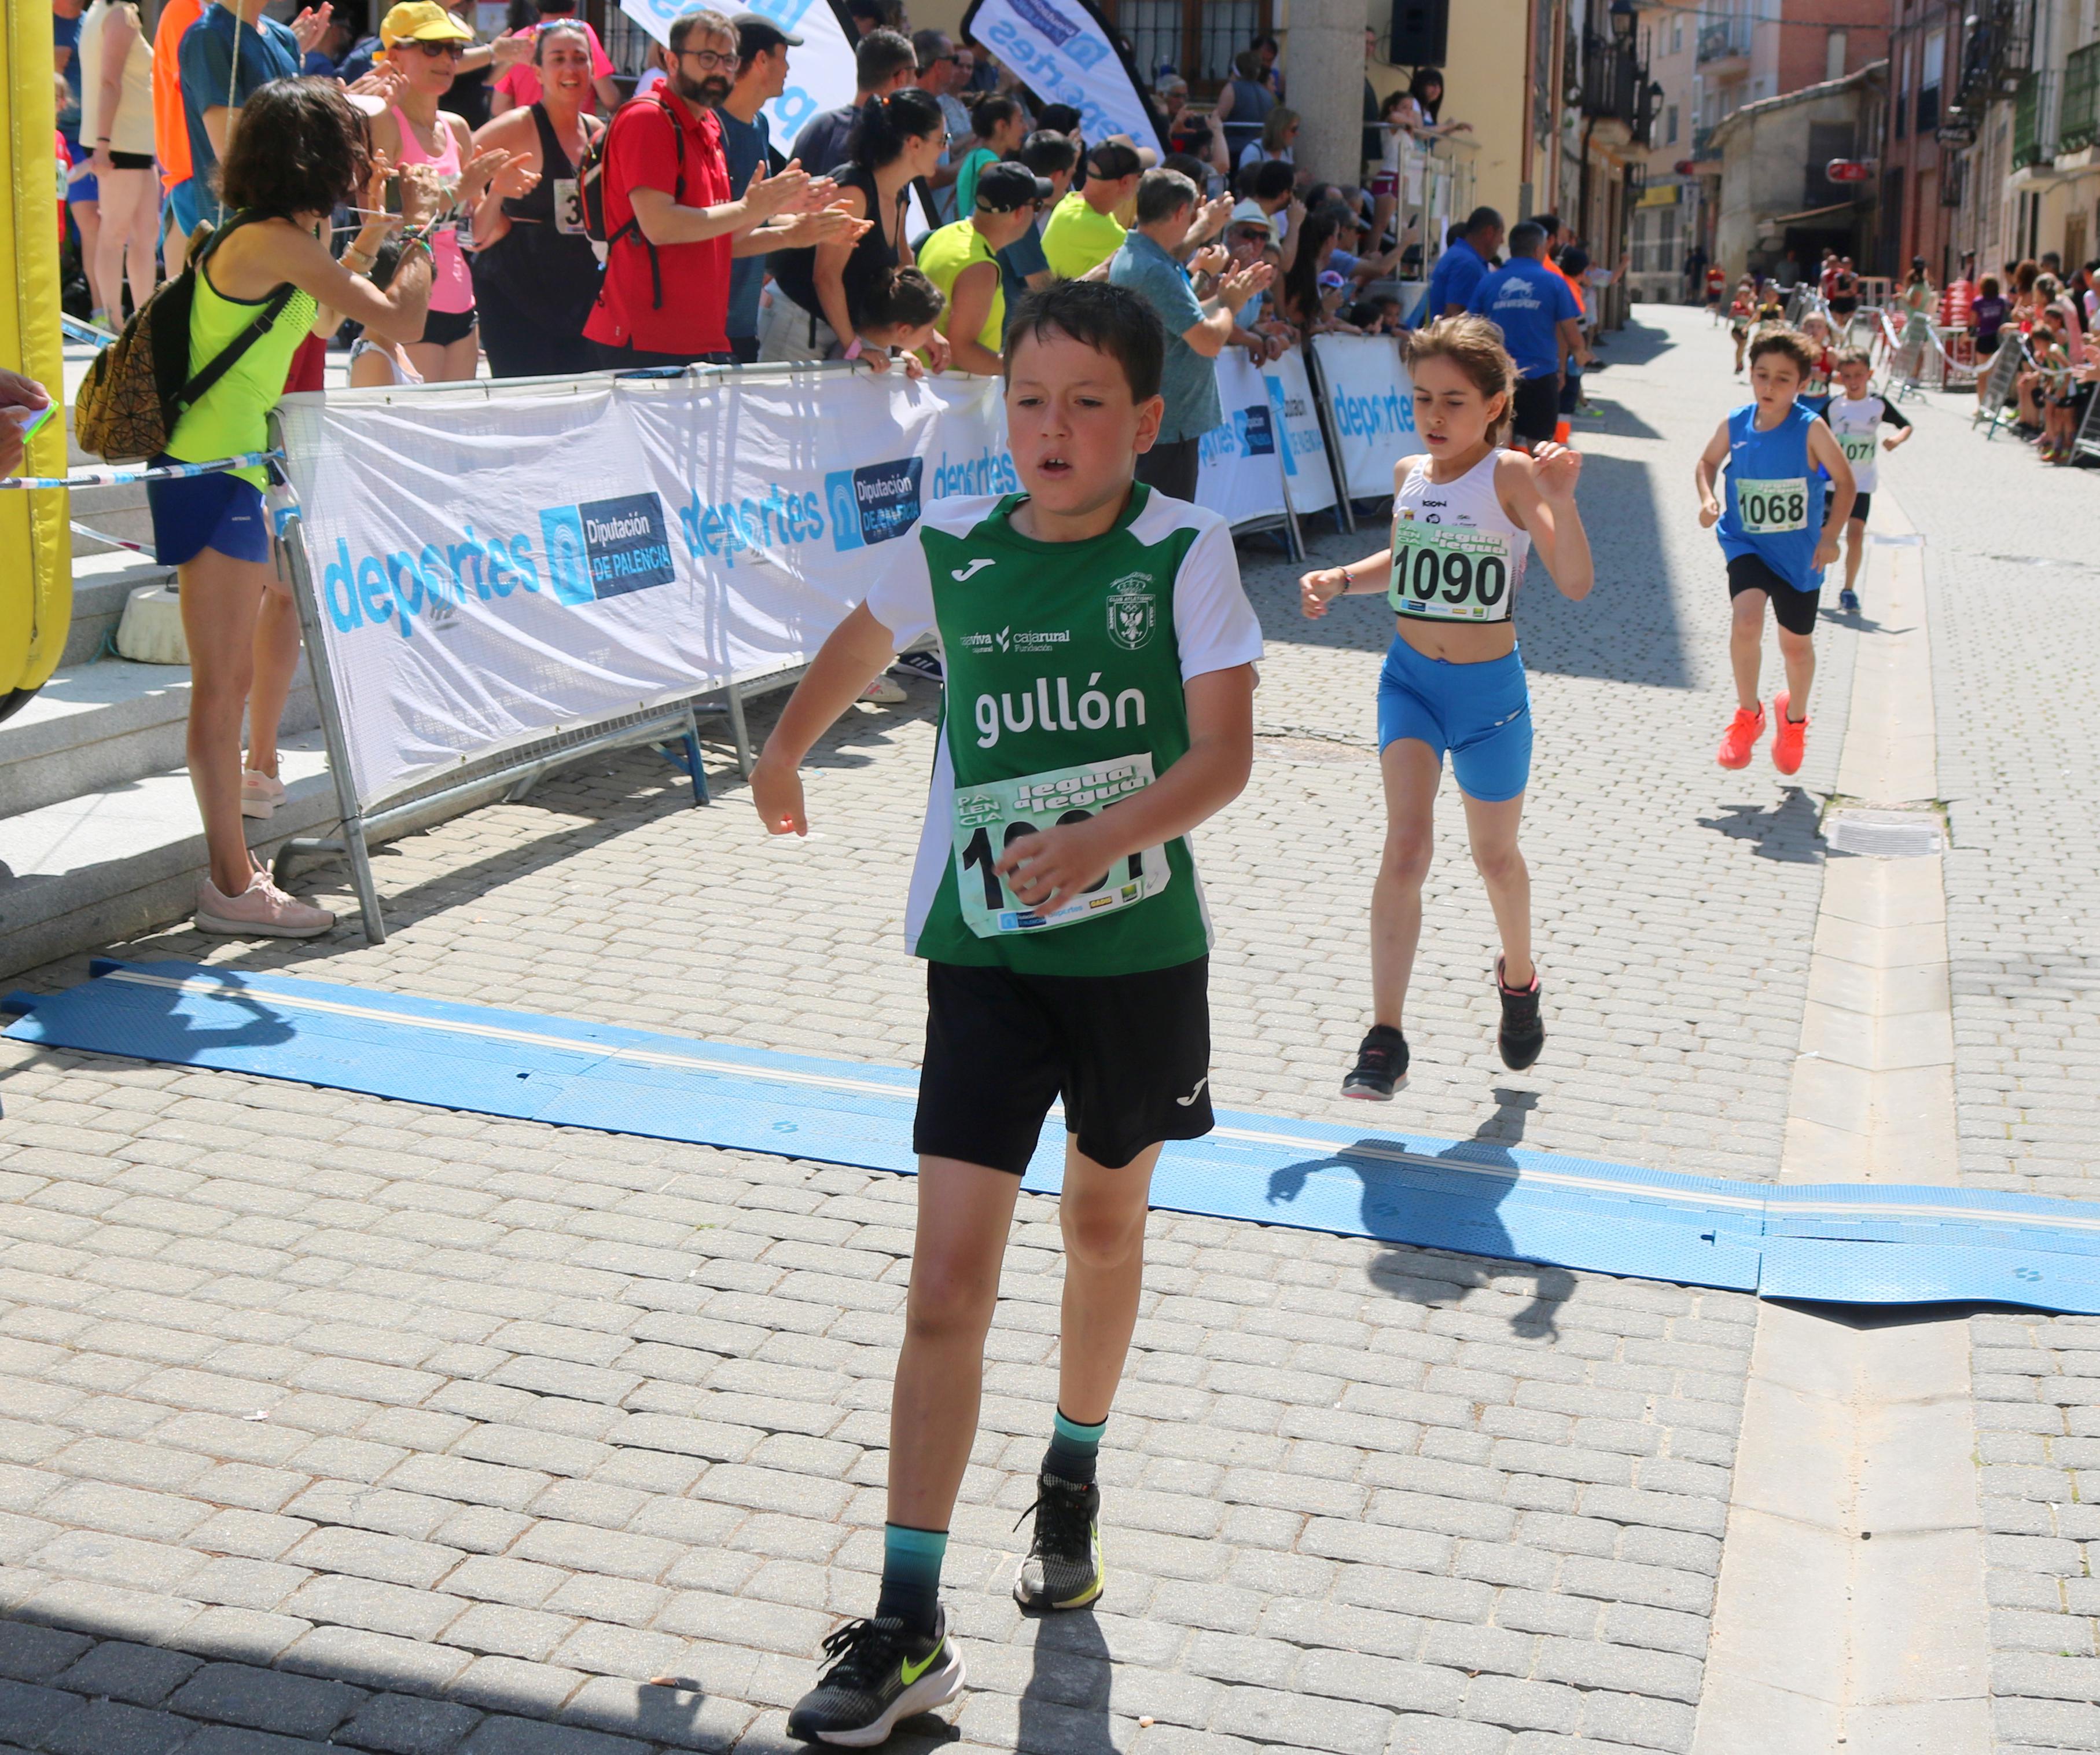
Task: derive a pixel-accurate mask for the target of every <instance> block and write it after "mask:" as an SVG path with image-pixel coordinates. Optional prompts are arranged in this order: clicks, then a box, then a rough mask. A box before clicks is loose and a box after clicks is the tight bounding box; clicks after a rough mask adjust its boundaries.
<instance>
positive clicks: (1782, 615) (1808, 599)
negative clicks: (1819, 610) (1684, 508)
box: [1728, 555, 1823, 634]
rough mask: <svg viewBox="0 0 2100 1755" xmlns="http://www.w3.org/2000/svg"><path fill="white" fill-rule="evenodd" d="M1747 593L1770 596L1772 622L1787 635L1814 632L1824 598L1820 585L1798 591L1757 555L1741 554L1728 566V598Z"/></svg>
mask: <svg viewBox="0 0 2100 1755" xmlns="http://www.w3.org/2000/svg"><path fill="white" fill-rule="evenodd" d="M1745 591H1762V592H1763V593H1764V594H1765V595H1766V596H1767V597H1769V598H1770V599H1771V607H1772V620H1773V621H1776V622H1777V623H1778V624H1779V625H1780V626H1781V627H1783V628H1785V630H1786V631H1787V632H1788V633H1789V634H1813V633H1814V632H1815V611H1816V606H1817V604H1818V603H1819V602H1820V600H1821V598H1822V595H1823V591H1822V587H1821V586H1817V587H1816V589H1815V590H1812V591H1797V590H1794V588H1793V586H1790V585H1789V584H1788V583H1787V582H1786V581H1785V580H1784V579H1782V578H1781V577H1780V576H1779V575H1778V574H1777V573H1776V572H1773V571H1772V570H1771V568H1770V567H1768V566H1767V565H1766V564H1764V563H1763V562H1762V561H1761V560H1759V559H1758V557H1757V556H1756V555H1737V556H1736V558H1735V559H1733V560H1732V561H1730V562H1729V563H1728V595H1729V597H1730V599H1735V598H1738V597H1740V596H1741V595H1743V593H1744V592H1745Z"/></svg>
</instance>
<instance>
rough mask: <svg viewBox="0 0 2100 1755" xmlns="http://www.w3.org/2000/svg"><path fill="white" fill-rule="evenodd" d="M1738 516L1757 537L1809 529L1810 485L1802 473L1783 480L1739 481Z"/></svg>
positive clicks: (1737, 495)
mask: <svg viewBox="0 0 2100 1755" xmlns="http://www.w3.org/2000/svg"><path fill="white" fill-rule="evenodd" d="M1736 517H1737V518H1739V519H1741V520H1742V525H1743V528H1744V529H1745V531H1747V532H1748V533H1749V534H1750V535H1752V536H1754V537H1767V536H1780V535H1783V534H1785V533H1786V532H1787V531H1789V530H1806V529H1807V528H1808V484H1807V481H1806V480H1803V479H1802V477H1801V476H1799V475H1795V476H1793V477H1791V478H1790V479H1789V480H1783V481H1747V480H1738V481H1737V482H1736Z"/></svg>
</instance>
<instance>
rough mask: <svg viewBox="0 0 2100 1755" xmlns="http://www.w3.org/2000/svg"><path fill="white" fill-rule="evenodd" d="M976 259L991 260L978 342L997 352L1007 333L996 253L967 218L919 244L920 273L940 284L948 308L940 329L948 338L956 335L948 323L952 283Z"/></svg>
mask: <svg viewBox="0 0 2100 1755" xmlns="http://www.w3.org/2000/svg"><path fill="white" fill-rule="evenodd" d="M979 262H988V263H991V265H992V268H993V275H992V294H991V313H990V316H987V317H986V319H985V324H984V327H983V328H982V329H979V330H978V331H977V345H978V346H979V347H989V348H990V349H991V351H993V352H994V353H997V352H998V351H999V343H1000V341H1001V340H1002V339H1003V338H1004V336H1005V334H1006V290H1005V288H1004V286H1002V285H1000V284H999V275H998V272H997V271H998V267H999V256H998V254H997V253H996V252H995V251H994V250H993V249H992V247H991V245H989V244H987V243H986V241H984V238H983V237H982V235H981V234H980V233H979V232H978V231H977V228H976V227H975V226H973V225H972V224H971V223H970V222H969V221H968V220H967V219H958V220H957V221H956V222H955V223H954V224H953V225H944V226H942V228H941V229H940V230H939V231H937V232H933V233H932V234H931V235H930V236H929V237H928V238H927V239H926V241H925V242H924V243H923V244H921V245H920V246H919V269H920V272H921V273H922V274H924V276H926V278H927V279H928V280H929V281H932V282H933V284H934V285H936V286H937V287H939V288H940V289H941V291H942V295H943V296H944V297H946V299H947V300H948V307H947V308H946V310H945V311H943V312H942V313H941V321H940V330H941V333H942V334H943V335H946V336H949V337H951V338H952V337H953V336H954V334H955V331H954V330H953V329H951V328H949V326H948V325H950V324H951V322H953V321H954V320H955V282H956V281H959V280H960V279H961V278H962V276H963V271H964V269H965V268H967V267H970V266H971V265H972V264H973V263H979Z"/></svg>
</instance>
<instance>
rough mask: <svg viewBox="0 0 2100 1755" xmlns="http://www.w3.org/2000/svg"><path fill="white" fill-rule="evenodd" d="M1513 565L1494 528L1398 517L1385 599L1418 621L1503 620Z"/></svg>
mask: <svg viewBox="0 0 2100 1755" xmlns="http://www.w3.org/2000/svg"><path fill="white" fill-rule="evenodd" d="M1514 570H1515V569H1514V568H1512V567H1511V564H1510V541H1509V538H1508V537H1506V536H1503V535H1502V534H1501V533H1498V532H1496V531H1493V530H1468V529H1467V528H1465V527H1464V526H1462V525H1457V524H1423V523H1421V522H1419V521H1418V520H1417V519H1412V518H1402V519H1396V520H1395V521H1394V524H1393V527H1392V584H1391V585H1390V586H1388V587H1387V591H1386V601H1387V603H1390V604H1392V608H1393V611H1394V612H1395V613H1396V614H1397V615H1400V616H1401V617H1408V618H1411V619H1413V620H1414V621H1508V620H1509V618H1510V603H1511V598H1512V597H1513V596H1514V595H1515V594H1514V593H1513V592H1512V591H1511V586H1512V585H1513V584H1514V583H1515V581H1514V580H1513V579H1512V578H1511V573H1512V572H1514Z"/></svg>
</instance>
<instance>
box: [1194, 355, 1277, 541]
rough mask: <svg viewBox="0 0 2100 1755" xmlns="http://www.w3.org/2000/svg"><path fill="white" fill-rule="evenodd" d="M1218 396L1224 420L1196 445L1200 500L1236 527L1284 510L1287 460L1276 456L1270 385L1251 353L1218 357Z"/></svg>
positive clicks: (1197, 487) (1201, 503)
mask: <svg viewBox="0 0 2100 1755" xmlns="http://www.w3.org/2000/svg"><path fill="white" fill-rule="evenodd" d="M1218 400H1219V402H1220V404H1222V405H1223V406H1224V413H1225V424H1224V426H1222V427H1214V428H1212V429H1211V431H1209V432H1207V433H1206V434H1204V435H1203V437H1202V440H1201V442H1200V443H1199V444H1198V446H1197V457H1198V462H1197V471H1196V503H1197V504H1198V506H1207V507H1208V508H1209V509H1210V510H1211V511H1214V512H1215V513H1217V514H1218V515H1220V517H1222V518H1223V519H1224V520H1225V522H1226V523H1227V524H1231V525H1233V527H1234V528H1237V527H1238V526H1240V525H1242V524H1251V523H1253V522H1255V520H1256V519H1263V518H1277V517H1281V516H1282V513H1283V465H1282V461H1281V460H1280V459H1279V458H1278V457H1277V449H1276V418H1275V413H1274V411H1273V409H1271V408H1270V406H1269V400H1268V386H1267V385H1266V384H1264V382H1262V376H1261V374H1260V372H1258V371H1257V370H1255V368H1254V367H1253V366H1252V365H1250V364H1249V363H1248V360H1247V356H1246V353H1245V352H1244V351H1242V349H1240V348H1237V347H1228V348H1227V349H1226V350H1225V351H1224V352H1223V353H1221V354H1220V355H1219V356H1218Z"/></svg>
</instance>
